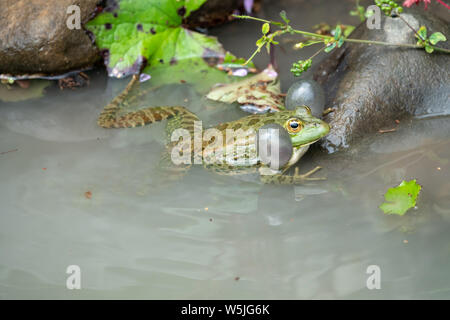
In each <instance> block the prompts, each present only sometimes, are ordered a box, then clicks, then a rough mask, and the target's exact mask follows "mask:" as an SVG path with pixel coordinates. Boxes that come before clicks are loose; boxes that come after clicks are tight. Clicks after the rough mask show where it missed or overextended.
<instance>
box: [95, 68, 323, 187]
mask: <svg viewBox="0 0 450 320" xmlns="http://www.w3.org/2000/svg"><path fill="white" fill-rule="evenodd" d="M137 82H138V78H137V77H133V79H132V81H131V82H130V84H129V85H128V86H127V88H126V89H125V90H124V92H123V93H121V94H120V95H119V96H117V97H116V98H115V99H114V100H113V101H112V102H111V103H110V104H109V105H107V106H106V107H105V109H104V110H103V112H102V113H101V114H100V116H99V118H98V125H99V126H101V127H104V128H131V127H138V126H144V125H147V124H150V123H154V122H157V121H162V120H166V119H167V120H168V124H167V132H168V135H169V137H172V138H173V135H172V134H173V133H174V132H175V130H176V129H183V130H184V131H182V132H185V133H187V134H188V137H187V138H186V137H183V138H182V139H178V138H177V139H172V140H173V141H171V142H170V143H168V145H167V150H166V152H165V153H164V155H163V158H162V162H161V165H162V166H163V167H164V168H165V169H172V170H175V171H176V172H178V173H184V172H186V171H187V169H189V168H190V167H191V165H192V162H194V163H198V164H202V165H203V166H204V167H205V168H207V169H209V170H213V171H214V172H216V173H219V174H226V175H240V174H252V173H253V174H254V173H256V174H259V177H260V179H261V181H262V182H263V183H273V184H299V183H302V182H304V181H306V180H324V179H323V178H313V177H310V176H311V175H312V174H314V173H315V172H317V171H318V170H320V169H321V168H320V167H316V168H314V169H313V170H311V171H309V172H308V173H305V174H299V172H298V168H296V169H295V173H294V174H293V175H288V174H287V171H288V169H289V168H291V167H292V166H293V165H294V164H295V163H297V161H298V160H299V159H300V158H301V157H302V156H303V155H304V154H305V152H306V151H307V150H308V148H309V146H310V145H311V144H313V143H314V142H316V141H318V140H319V139H321V138H322V137H324V136H325V135H327V134H328V132H329V130H330V127H329V125H328V124H327V123H325V122H324V121H322V120H320V119H318V118H315V117H314V116H312V114H311V110H310V109H309V107H307V106H299V107H297V108H296V109H295V110H283V111H279V112H273V113H266V114H255V115H249V116H247V117H244V118H241V119H239V120H235V121H231V122H226V123H221V124H219V125H217V126H215V127H214V129H215V131H209V129H207V130H203V129H201V131H200V133H201V140H200V145H198V143H197V146H196V145H195V137H194V135H195V132H196V125H197V124H196V123H198V122H197V121H200V119H199V118H198V117H197V116H196V115H195V114H194V113H192V112H190V111H189V110H187V109H186V108H184V107H182V106H161V107H148V108H143V109H140V110H138V111H133V112H128V113H125V114H122V115H121V114H119V109H120V106H121V105H122V104H123V103H124V100H125V97H126V96H127V95H128V92H129V91H130V90H131V88H132V87H133V86H134V85H135V84H136V83H137ZM267 125H278V126H279V127H280V128H281V130H286V132H287V133H288V136H289V138H290V143H291V145H292V147H291V146H289V148H292V153H290V154H291V156H290V158H289V159H288V161H285V163H283V165H282V166H280V167H277V168H273V167H271V166H270V165H269V164H268V163H265V162H264V161H262V159H261V158H260V156H259V153H258V150H257V147H256V145H257V143H256V141H257V139H258V138H257V132H258V130H259V129H260V128H262V127H264V126H267ZM230 130H231V131H230ZM197 132H198V131H197ZM211 132H212V133H213V134H211ZM230 132H235V133H236V132H240V133H244V134H237V135H231V136H230V134H229V133H230ZM220 136H222V138H221V137H220ZM197 141H198V140H197ZM230 146H232V147H236V146H239V147H240V148H241V149H240V150H241V152H240V153H232V156H231V157H230V156H226V154H227V152H228V151H229V150H234V149H229V148H230ZM184 150H189V151H190V152H191V151H194V152H191V156H190V157H189V159H188V161H187V162H183V163H177V164H175V163H174V161H173V159H174V157H173V156H174V155H180V153H182V152H181V151H183V152H184ZM196 150H197V151H198V152H197V155H198V154H200V160H199V159H198V158H197V159H194V161H192V159H193V158H194V156H195V151H196ZM289 151H290V150H289ZM224 155H225V156H224Z"/></svg>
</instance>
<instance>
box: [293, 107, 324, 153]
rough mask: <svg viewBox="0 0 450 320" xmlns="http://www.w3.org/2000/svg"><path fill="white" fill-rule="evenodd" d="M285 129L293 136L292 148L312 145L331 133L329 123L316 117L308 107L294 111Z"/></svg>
mask: <svg viewBox="0 0 450 320" xmlns="http://www.w3.org/2000/svg"><path fill="white" fill-rule="evenodd" d="M284 128H285V129H286V130H287V132H288V133H289V135H290V136H291V141H292V146H293V147H295V148H300V147H304V146H307V145H310V144H312V143H314V142H316V141H317V140H319V139H320V138H322V137H324V136H326V135H327V134H328V132H329V131H330V126H329V125H328V123H326V122H324V121H322V120H320V119H318V118H316V117H314V116H313V115H312V114H311V109H310V108H309V107H307V106H301V107H297V108H295V110H292V115H291V117H289V119H287V121H285V123H284Z"/></svg>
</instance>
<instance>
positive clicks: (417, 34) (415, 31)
mask: <svg viewBox="0 0 450 320" xmlns="http://www.w3.org/2000/svg"><path fill="white" fill-rule="evenodd" d="M398 17H399V18H400V19H401V20H402V21H403V22H404V23H405V24H406V25H407V26H408V27H409V28H410V29H411V30H412V31H413V32H414V33H415V34H416V36H417V37H418V38H419V39H421V40H422V41H425V40H426V39H423V38H422V37H421V36H420V34H419V33H418V32H417V30H416V29H414V28H413V27H412V26H411V25H410V24H409V23H408V21H406V20H405V19H404V18H403V17H402V15H401V14H399V15H398Z"/></svg>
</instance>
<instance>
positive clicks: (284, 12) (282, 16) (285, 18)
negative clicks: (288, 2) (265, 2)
mask: <svg viewBox="0 0 450 320" xmlns="http://www.w3.org/2000/svg"><path fill="white" fill-rule="evenodd" d="M280 17H281V19H283V21H284V22H286V24H289V22H291V20H289V19H288V18H287V16H286V11H284V10H283V11H281V12H280Z"/></svg>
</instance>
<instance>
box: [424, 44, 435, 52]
mask: <svg viewBox="0 0 450 320" xmlns="http://www.w3.org/2000/svg"><path fill="white" fill-rule="evenodd" d="M425 51H426V52H427V53H433V51H434V49H433V47H431V46H430V45H428V44H426V45H425Z"/></svg>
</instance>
